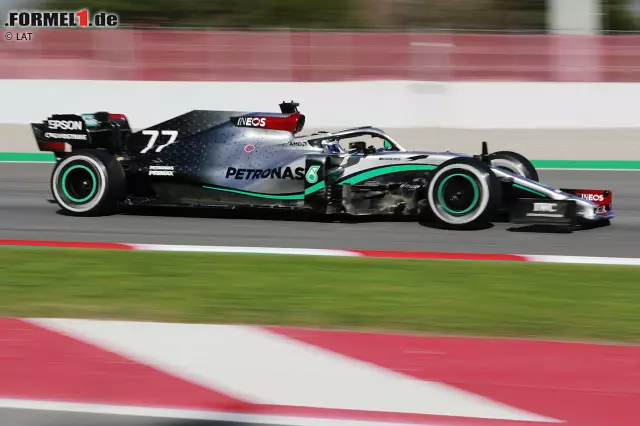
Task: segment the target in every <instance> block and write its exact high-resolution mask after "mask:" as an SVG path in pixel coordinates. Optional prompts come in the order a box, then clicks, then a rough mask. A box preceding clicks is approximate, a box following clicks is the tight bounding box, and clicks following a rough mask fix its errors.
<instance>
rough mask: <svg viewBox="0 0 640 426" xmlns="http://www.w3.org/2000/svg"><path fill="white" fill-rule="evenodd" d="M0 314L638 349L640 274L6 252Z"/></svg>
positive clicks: (610, 269)
mask: <svg viewBox="0 0 640 426" xmlns="http://www.w3.org/2000/svg"><path fill="white" fill-rule="evenodd" d="M0 267H1V268H2V269H1V271H2V272H1V275H0V316H5V317H6V316H20V317H34V316H35V317H83V318H119V319H139V320H156V321H183V322H220V323H254V324H280V325H295V326H313V327H329V328H358V329H369V330H389V331H423V332H436V333H451V334H471V335H493V336H520V337H551V338H570V339H605V340H619V341H629V342H637V341H640V310H639V309H638V306H640V268H635V267H615V266H587V265H554V264H525V263H509V262H501V263H491V262H462V261H425V260H393V259H366V258H361V259H354V258H325V257H315V256H271V255H231V254H204V253H202V254H198V253H162V252H127V251H122V252H121V251H101V250H87V251H83V250H70V249H31V248H2V249H0Z"/></svg>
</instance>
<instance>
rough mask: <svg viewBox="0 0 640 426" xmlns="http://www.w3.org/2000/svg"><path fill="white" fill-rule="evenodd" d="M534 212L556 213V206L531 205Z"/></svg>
mask: <svg viewBox="0 0 640 426" xmlns="http://www.w3.org/2000/svg"><path fill="white" fill-rule="evenodd" d="M533 211H534V212H557V211H558V205H557V204H556V203H533Z"/></svg>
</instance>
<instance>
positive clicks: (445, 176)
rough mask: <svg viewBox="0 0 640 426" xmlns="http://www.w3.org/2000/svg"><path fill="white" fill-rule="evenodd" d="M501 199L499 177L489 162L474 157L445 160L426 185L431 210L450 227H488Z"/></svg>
mask: <svg viewBox="0 0 640 426" xmlns="http://www.w3.org/2000/svg"><path fill="white" fill-rule="evenodd" d="M501 199H502V188H501V186H500V182H499V181H498V178H497V177H496V176H495V175H494V174H493V172H492V171H491V169H490V168H489V167H488V166H487V165H486V164H484V163H482V162H481V161H479V160H476V159H471V158H454V159H451V160H449V161H446V162H444V163H443V164H441V165H440V166H438V168H437V169H436V170H434V173H433V177H432V179H431V181H430V182H429V186H428V187H427V201H428V203H429V208H430V210H431V213H432V214H433V215H434V216H435V218H436V219H437V220H438V221H439V222H440V223H441V224H443V225H445V227H447V228H451V229H469V228H476V227H482V226H486V225H487V224H488V223H489V222H491V220H492V219H493V218H494V215H495V214H496V212H497V209H498V207H499V203H500V201H501Z"/></svg>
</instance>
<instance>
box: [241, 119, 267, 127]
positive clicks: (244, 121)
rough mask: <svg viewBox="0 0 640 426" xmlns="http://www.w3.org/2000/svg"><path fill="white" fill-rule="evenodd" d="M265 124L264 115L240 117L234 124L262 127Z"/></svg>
mask: <svg viewBox="0 0 640 426" xmlns="http://www.w3.org/2000/svg"><path fill="white" fill-rule="evenodd" d="M266 125H267V119H266V118H264V117H263V118H259V117H240V118H238V121H237V122H236V126H248V127H264V126H266Z"/></svg>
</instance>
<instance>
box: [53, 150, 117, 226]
mask: <svg viewBox="0 0 640 426" xmlns="http://www.w3.org/2000/svg"><path fill="white" fill-rule="evenodd" d="M51 191H52V193H53V197H54V198H55V200H56V202H57V203H58V205H59V206H60V207H61V208H62V209H63V210H65V211H66V212H68V213H70V214H72V215H76V216H93V215H104V214H110V213H113V212H114V211H115V208H116V205H117V203H118V201H120V200H121V199H122V198H123V197H124V195H125V173H124V170H123V169H122V166H121V165H120V163H118V161H117V160H116V158H115V157H114V156H113V155H111V154H109V153H107V152H104V151H100V150H83V151H78V152H76V153H72V154H70V155H68V156H66V157H64V158H63V159H62V160H60V162H59V163H58V164H57V165H56V167H55V168H54V170H53V173H52V175H51Z"/></svg>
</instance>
